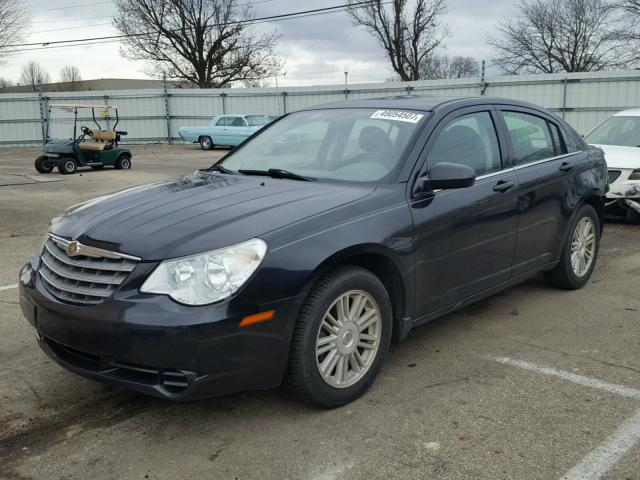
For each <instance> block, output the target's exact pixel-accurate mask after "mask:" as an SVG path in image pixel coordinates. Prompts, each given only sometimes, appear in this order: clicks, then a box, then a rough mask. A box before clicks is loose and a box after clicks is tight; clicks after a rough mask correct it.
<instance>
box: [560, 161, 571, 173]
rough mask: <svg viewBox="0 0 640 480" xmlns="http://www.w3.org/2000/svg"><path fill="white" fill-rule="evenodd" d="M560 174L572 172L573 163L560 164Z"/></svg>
mask: <svg viewBox="0 0 640 480" xmlns="http://www.w3.org/2000/svg"><path fill="white" fill-rule="evenodd" d="M559 169H560V171H561V172H570V171H571V170H573V163H571V162H562V165H560V167H559Z"/></svg>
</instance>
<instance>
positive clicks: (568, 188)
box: [499, 106, 585, 276]
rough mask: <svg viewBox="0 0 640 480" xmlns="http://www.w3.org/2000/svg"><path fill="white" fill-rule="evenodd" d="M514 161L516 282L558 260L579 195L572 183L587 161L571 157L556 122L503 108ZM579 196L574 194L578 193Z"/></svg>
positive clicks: (522, 110) (541, 115)
mask: <svg viewBox="0 0 640 480" xmlns="http://www.w3.org/2000/svg"><path fill="white" fill-rule="evenodd" d="M499 110H500V118H501V121H503V122H504V128H505V130H506V132H507V133H508V138H509V152H510V156H511V161H512V163H513V165H514V169H515V172H516V175H517V178H518V183H519V192H518V212H519V213H518V234H517V239H516V248H515V254H514V260H513V275H514V276H517V275H520V274H523V273H526V272H528V271H530V270H533V269H537V268H539V267H541V266H543V265H546V264H549V263H551V262H553V261H555V260H557V258H558V256H559V254H560V249H561V247H562V244H563V241H564V233H565V232H566V229H567V225H568V222H569V221H570V219H571V214H572V213H573V208H574V207H575V206H576V204H577V202H578V201H579V198H580V197H579V195H572V188H573V185H572V178H573V177H574V175H573V174H574V173H575V172H577V171H579V170H580V168H581V166H583V165H582V164H583V163H584V161H585V159H584V158H583V157H582V156H581V152H572V153H569V152H568V151H567V145H566V142H565V140H564V138H563V134H562V131H561V128H560V126H559V125H558V123H557V122H556V120H555V119H554V118H553V117H552V116H550V115H546V114H544V113H542V112H539V111H537V110H531V109H526V108H521V107H511V106H501V107H500V109H499ZM574 193H575V192H574Z"/></svg>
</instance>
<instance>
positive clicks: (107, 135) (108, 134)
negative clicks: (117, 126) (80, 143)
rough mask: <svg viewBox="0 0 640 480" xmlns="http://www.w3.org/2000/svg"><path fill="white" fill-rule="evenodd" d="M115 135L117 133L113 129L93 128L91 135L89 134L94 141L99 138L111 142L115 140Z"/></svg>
mask: <svg viewBox="0 0 640 480" xmlns="http://www.w3.org/2000/svg"><path fill="white" fill-rule="evenodd" d="M116 137H117V133H116V132H115V131H113V130H94V131H93V135H92V136H91V138H93V139H94V140H95V141H96V142H97V141H100V140H102V141H104V142H113V141H114V140H116Z"/></svg>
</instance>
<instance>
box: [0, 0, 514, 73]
mask: <svg viewBox="0 0 640 480" xmlns="http://www.w3.org/2000/svg"><path fill="white" fill-rule="evenodd" d="M25 1H26V2H27V3H28V4H30V5H31V8H32V10H33V24H32V28H31V33H30V35H29V36H28V38H27V39H26V41H27V42H40V41H43V42H45V41H55V40H65V39H75V38H85V37H95V36H106V35H112V34H117V31H116V30H115V29H114V28H113V27H112V26H111V16H112V14H113V10H114V7H113V4H112V3H111V2H109V1H103V2H101V3H100V4H96V3H97V2H100V0H55V1H52V0H25ZM249 1H250V0H249ZM89 3H91V4H93V5H87V6H79V5H81V4H89ZM340 3H342V0H304V1H302V0H266V1H262V3H257V4H256V5H254V7H253V9H254V16H255V17H263V16H269V15H278V14H282V13H288V12H293V11H300V10H307V9H312V8H321V7H327V6H333V5H338V4H340ZM514 3H515V0H485V1H479V0H449V11H448V13H447V15H446V16H445V17H444V21H445V22H446V24H447V25H448V26H449V30H450V33H451V37H450V38H449V39H448V40H447V47H446V50H445V52H446V53H447V54H448V55H468V56H472V57H474V58H476V59H478V61H480V60H482V59H489V57H490V55H491V51H490V49H489V48H488V47H487V46H486V44H485V36H486V35H487V33H490V32H491V31H492V30H493V28H494V26H495V23H496V21H498V20H499V19H502V18H505V16H508V15H510V14H512V13H513V11H514V10H515V7H514ZM60 7H70V8H60ZM252 28H256V29H258V28H259V29H260V31H272V30H273V29H278V31H279V32H280V33H281V34H282V38H281V40H280V42H279V44H278V45H279V53H280V55H281V56H282V57H283V58H284V60H285V62H286V67H285V70H286V76H285V77H283V78H279V79H278V83H279V84H280V85H319V84H331V83H342V82H343V81H344V74H343V72H344V71H345V70H348V71H349V83H362V82H378V81H384V80H385V79H386V78H389V77H390V76H391V75H392V73H391V71H390V70H389V68H388V66H387V62H385V58H384V55H383V52H382V50H381V49H380V47H379V46H378V45H377V44H376V43H375V41H374V40H373V38H372V37H371V36H369V35H368V34H367V33H366V32H365V31H364V30H363V29H361V28H358V27H354V26H353V24H352V23H351V20H350V19H349V18H348V17H347V15H346V13H345V12H337V13H331V14H327V15H318V16H311V17H307V18H300V19H291V20H286V21H279V22H273V23H263V24H259V25H256V26H255V27H252ZM61 29H64V30H61ZM51 30H55V31H51ZM29 60H36V61H38V62H40V63H41V64H43V65H44V66H45V68H46V69H47V70H48V71H49V73H50V75H51V77H52V79H53V80H54V81H56V80H57V79H58V74H59V71H60V69H61V68H62V67H63V66H64V65H75V66H77V67H78V68H79V69H80V72H81V74H82V77H83V78H84V79H92V78H147V75H146V74H145V65H144V63H142V62H132V61H129V60H127V59H125V58H122V57H121V55H120V54H119V46H118V44H117V43H112V44H103V45H96V46H84V47H67V48H56V49H49V50H45V51H37V50H36V51H28V52H22V53H20V54H16V55H15V56H13V57H11V58H10V59H9V62H8V64H5V65H0V77H5V78H9V79H12V80H17V79H18V77H19V75H20V68H21V67H22V65H23V64H25V63H26V62H28V61H29Z"/></svg>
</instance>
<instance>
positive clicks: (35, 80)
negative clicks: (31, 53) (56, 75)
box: [18, 60, 51, 92]
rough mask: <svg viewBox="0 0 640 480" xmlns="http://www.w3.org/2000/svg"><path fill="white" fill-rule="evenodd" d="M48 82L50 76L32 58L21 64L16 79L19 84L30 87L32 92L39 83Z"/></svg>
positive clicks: (36, 88)
mask: <svg viewBox="0 0 640 480" xmlns="http://www.w3.org/2000/svg"><path fill="white" fill-rule="evenodd" d="M50 82H51V77H50V76H49V74H48V73H47V71H46V70H45V69H44V67H43V66H42V65H40V64H39V63H38V62H36V61H33V60H32V61H30V62H29V63H27V64H25V65H23V67H22V72H21V73H20V80H19V81H18V83H19V84H20V85H26V86H28V87H30V88H31V91H32V92H37V91H38V88H39V86H40V85H44V84H45V83H50Z"/></svg>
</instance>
